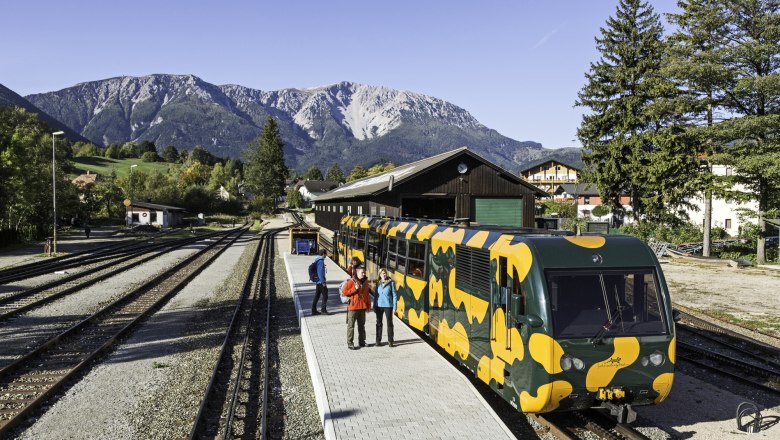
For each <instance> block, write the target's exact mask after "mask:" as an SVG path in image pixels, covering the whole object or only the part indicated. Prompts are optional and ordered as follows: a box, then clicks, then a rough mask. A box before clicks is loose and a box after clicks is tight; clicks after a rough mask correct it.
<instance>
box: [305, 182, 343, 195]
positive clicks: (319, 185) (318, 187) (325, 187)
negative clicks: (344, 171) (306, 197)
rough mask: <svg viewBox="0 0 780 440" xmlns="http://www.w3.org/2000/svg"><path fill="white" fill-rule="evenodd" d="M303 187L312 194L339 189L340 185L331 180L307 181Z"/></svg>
mask: <svg viewBox="0 0 780 440" xmlns="http://www.w3.org/2000/svg"><path fill="white" fill-rule="evenodd" d="M303 186H304V187H306V190H307V191H309V192H310V193H324V192H328V191H330V190H332V189H334V188H337V187H338V186H339V183H338V182H333V181H331V180H307V181H305V182H303Z"/></svg>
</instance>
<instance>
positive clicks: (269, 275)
mask: <svg viewBox="0 0 780 440" xmlns="http://www.w3.org/2000/svg"><path fill="white" fill-rule="evenodd" d="M266 253H267V255H266V272H265V296H266V301H267V302H266V307H265V356H263V402H262V409H261V417H262V421H261V423H260V439H261V440H264V439H266V438H268V424H267V420H268V417H267V416H268V365H269V364H270V362H269V361H270V359H271V357H270V345H271V344H270V342H271V285H272V284H273V279H274V273H273V264H274V243H273V240H270V241H269V244H268V247H267V249H266Z"/></svg>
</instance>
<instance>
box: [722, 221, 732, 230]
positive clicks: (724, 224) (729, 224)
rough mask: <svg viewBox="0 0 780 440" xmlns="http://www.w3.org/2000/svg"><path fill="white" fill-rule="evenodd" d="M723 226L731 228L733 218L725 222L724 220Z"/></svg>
mask: <svg viewBox="0 0 780 440" xmlns="http://www.w3.org/2000/svg"><path fill="white" fill-rule="evenodd" d="M723 226H724V228H725V229H731V219H730V218H727V219H726V221H725V222H723Z"/></svg>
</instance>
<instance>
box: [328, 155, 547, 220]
mask: <svg viewBox="0 0 780 440" xmlns="http://www.w3.org/2000/svg"><path fill="white" fill-rule="evenodd" d="M537 197H549V194H548V193H546V192H545V191H542V190H541V189H539V188H537V187H536V186H534V185H532V184H530V183H528V182H526V181H525V180H523V179H521V178H520V177H518V176H515V175H514V174H512V173H510V172H509V171H506V170H504V169H502V168H500V167H499V166H497V165H495V164H493V163H491V162H488V161H487V160H485V159H484V158H482V157H480V156H478V155H477V154H475V153H474V152H472V151H470V150H469V149H468V148H467V147H461V148H458V149H455V150H452V151H448V152H446V153H442V154H438V155H436V156H432V157H428V158H426V159H422V160H419V161H417V162H412V163H409V164H406V165H403V166H399V167H397V168H394V169H392V170H390V171H387V172H384V173H382V174H377V175H375V176H369V177H366V178H363V179H360V180H356V181H354V182H349V183H347V184H345V185H342V186H340V187H338V188H335V189H333V190H332V191H329V192H327V193H325V194H322V195H320V196H319V197H317V199H316V201H315V207H314V218H315V221H316V222H317V224H318V225H320V226H323V227H325V228H328V229H330V230H333V231H335V230H337V229H338V227H339V222H340V220H341V218H342V217H343V216H344V215H347V214H352V215H375V216H386V217H415V218H428V219H438V220H453V219H468V220H469V221H470V222H474V223H478V224H491V225H500V226H511V227H529V228H532V227H534V217H535V215H534V214H535V213H534V204H535V200H536V198H537Z"/></svg>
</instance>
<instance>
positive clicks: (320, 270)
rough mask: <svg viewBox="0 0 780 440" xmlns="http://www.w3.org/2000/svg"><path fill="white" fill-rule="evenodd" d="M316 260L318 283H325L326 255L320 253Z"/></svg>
mask: <svg viewBox="0 0 780 440" xmlns="http://www.w3.org/2000/svg"><path fill="white" fill-rule="evenodd" d="M314 262H315V263H317V284H325V283H326V282H327V279H325V257H323V256H322V255H318V256H317V257H315V258H314Z"/></svg>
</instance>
